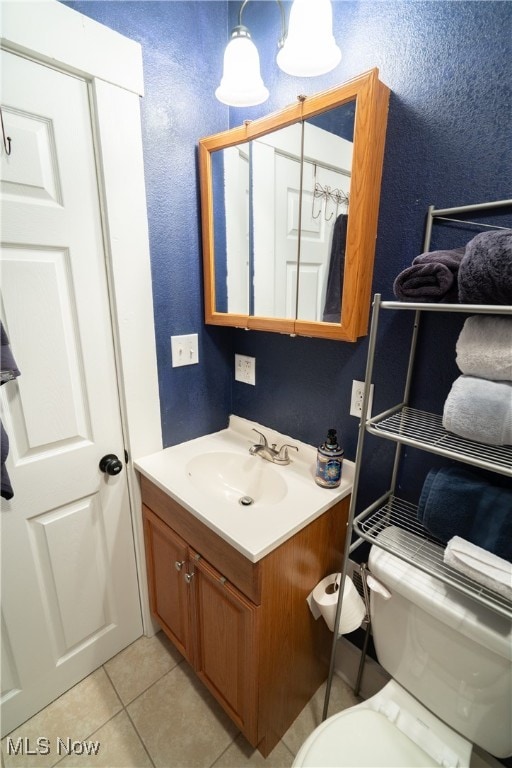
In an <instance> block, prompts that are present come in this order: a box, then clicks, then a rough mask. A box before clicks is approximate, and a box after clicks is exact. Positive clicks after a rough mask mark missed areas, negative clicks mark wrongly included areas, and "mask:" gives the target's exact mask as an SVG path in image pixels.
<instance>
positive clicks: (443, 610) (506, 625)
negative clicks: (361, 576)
mask: <svg viewBox="0 0 512 768" xmlns="http://www.w3.org/2000/svg"><path fill="white" fill-rule="evenodd" d="M380 535H381V536H382V535H383V534H380ZM384 535H385V536H386V537H387V538H388V540H389V537H390V536H391V537H392V538H395V539H396V540H397V542H398V543H404V542H400V541H398V540H400V539H401V538H403V537H405V538H406V539H407V542H405V543H406V544H407V545H408V547H409V549H410V545H411V541H409V539H411V538H413V539H414V538H416V537H414V535H413V534H410V533H408V532H404V531H401V530H400V529H398V528H396V529H393V528H392V527H391V528H388V529H386V531H385V532H384ZM383 543H384V542H383ZM412 543H414V542H412ZM369 568H370V571H371V573H372V574H373V575H374V576H375V577H376V578H377V579H378V580H379V581H381V582H382V583H383V584H384V585H385V586H386V587H387V588H388V590H389V591H390V592H391V597H390V598H389V599H387V600H386V599H385V598H384V597H383V596H382V595H380V594H378V593H376V592H375V591H373V590H372V592H371V620H372V631H373V639H374V643H375V649H376V652H377V657H378V660H379V662H380V664H381V665H382V666H383V667H384V668H385V669H386V670H387V671H388V672H389V674H390V675H392V677H393V678H394V679H395V680H396V681H397V682H398V683H400V684H401V685H402V686H403V687H404V688H406V689H407V690H408V691H409V692H410V693H411V694H412V695H413V696H415V697H416V698H417V699H418V700H419V701H420V702H422V703H423V704H424V705H425V706H426V707H427V708H428V709H430V710H431V711H432V712H433V713H434V714H435V715H437V716H438V717H439V718H440V719H441V720H443V721H444V722H445V723H447V724H448V725H449V726H451V727H452V728H453V729H454V730H456V731H458V732H459V733H460V734H461V735H462V736H465V737H466V738H467V739H468V740H469V741H471V742H473V743H474V744H477V745H479V746H480V747H482V748H483V749H485V750H487V751H488V752H490V753H491V754H492V755H495V756H496V757H508V756H509V755H511V754H512V727H511V723H512V664H511V658H512V632H511V622H510V621H508V620H507V619H506V618H505V617H503V616H500V615H498V614H496V613H495V612H493V611H491V610H489V609H488V608H486V607H485V606H483V605H480V604H479V603H478V602H476V601H475V600H472V599H471V598H468V597H466V596H465V595H462V594H461V593H460V592H457V591H456V590H454V589H453V588H452V587H450V586H449V585H446V584H444V583H442V582H440V581H439V580H437V579H435V578H434V577H432V576H429V575H428V574H426V573H425V572H423V571H421V570H419V569H418V568H415V567H414V566H413V565H410V564H408V563H406V562H404V561H403V560H401V559H399V558H397V557H396V556H394V555H391V554H389V553H388V552H386V551H385V550H383V549H381V548H380V547H377V546H372V548H371V551H370V557H369Z"/></svg>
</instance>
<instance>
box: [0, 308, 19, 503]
mask: <svg viewBox="0 0 512 768" xmlns="http://www.w3.org/2000/svg"><path fill="white" fill-rule="evenodd" d="M19 375H20V372H19V370H18V366H17V365H16V361H15V360H14V355H13V354H12V352H11V348H10V346H9V339H8V337H7V333H6V332H5V328H4V326H3V325H2V321H1V320H0V385H2V384H5V382H6V381H12V380H13V379H15V378H16V377H17V376H19ZM0 444H1V445H0V448H1V454H0V496H2V497H3V498H4V499H12V497H13V496H14V493H13V490H12V485H11V481H10V479H9V474H8V472H7V467H6V466H5V462H6V460H7V456H8V454H9V437H8V436H7V432H6V431H5V429H4V426H3V424H2V423H1V422H0Z"/></svg>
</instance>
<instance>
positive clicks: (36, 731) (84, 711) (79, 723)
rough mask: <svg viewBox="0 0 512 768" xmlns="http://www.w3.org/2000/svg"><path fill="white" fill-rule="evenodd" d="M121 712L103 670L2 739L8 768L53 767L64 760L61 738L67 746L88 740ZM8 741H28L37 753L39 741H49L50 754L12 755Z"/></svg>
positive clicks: (89, 677) (87, 678) (90, 676)
mask: <svg viewBox="0 0 512 768" xmlns="http://www.w3.org/2000/svg"><path fill="white" fill-rule="evenodd" d="M121 709H122V705H121V702H120V701H119V698H118V696H117V694H116V692H115V690H114V688H113V686H112V683H111V682H110V680H109V679H108V677H107V674H106V672H105V670H104V669H103V668H102V667H100V669H97V670H96V671H95V672H93V673H92V674H91V675H89V676H88V677H86V678H85V679H84V680H82V681H81V682H80V683H78V684H77V685H75V686H74V687H73V688H71V689H70V690H69V691H67V692H66V693H64V694H63V695H62V696H61V697H60V698H58V699H56V701H54V702H53V703H52V704H50V705H49V706H47V707H46V708H45V709H43V710H42V711H41V712H39V713H38V714H37V715H34V717H32V718H30V720H27V722H26V723H24V724H23V725H20V726H19V728H16V729H15V730H14V731H13V732H12V733H11V734H9V736H6V737H5V738H4V739H3V740H2V754H3V757H4V762H5V766H6V768H11V766H23V768H33V767H34V768H50V766H53V765H55V763H56V762H57V761H58V760H60V759H61V758H62V754H59V745H60V742H59V739H60V740H61V741H62V742H63V743H67V739H68V738H70V739H71V740H72V741H82V740H85V739H87V738H88V737H89V736H90V734H91V733H93V732H94V731H97V730H98V728H100V727H101V726H102V725H104V724H105V723H106V722H107V721H108V720H110V719H111V718H112V717H113V716H114V715H115V714H117V713H118V712H119V711H120V710H121ZM9 738H10V739H11V740H12V743H14V744H16V742H17V739H18V738H26V739H29V742H28V743H29V744H30V749H31V750H32V751H36V752H37V748H36V744H37V739H38V738H44V739H47V740H48V742H47V746H48V748H49V749H48V754H46V755H45V754H42V752H41V751H39V753H38V754H34V755H21V754H18V755H14V754H11V755H9V754H8V739H9ZM45 745H46V742H45Z"/></svg>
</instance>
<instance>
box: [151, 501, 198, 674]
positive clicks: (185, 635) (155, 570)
mask: <svg viewBox="0 0 512 768" xmlns="http://www.w3.org/2000/svg"><path fill="white" fill-rule="evenodd" d="M142 508H143V514H144V539H145V542H146V560H147V570H148V585H149V599H150V605H151V611H152V613H153V615H154V616H155V618H156V619H157V621H158V623H159V624H160V625H161V627H162V629H163V630H164V632H165V633H166V635H168V637H169V638H170V639H171V640H172V642H173V643H174V644H175V646H176V647H177V648H178V650H179V651H180V652H181V653H182V654H183V656H185V658H186V659H188V660H191V657H192V645H191V630H190V618H191V617H190V610H189V604H190V603H189V594H190V586H189V585H188V584H187V582H186V581H185V578H184V577H185V574H186V573H187V562H188V548H187V545H186V543H185V542H184V541H183V539H181V538H180V537H179V536H178V535H177V534H176V533H174V531H173V530H172V529H171V528H169V526H168V525H166V524H165V523H163V522H162V521H161V520H160V518H159V517H157V516H156V515H155V514H154V513H153V512H152V511H151V510H150V509H148V507H145V506H144V505H143V507H142Z"/></svg>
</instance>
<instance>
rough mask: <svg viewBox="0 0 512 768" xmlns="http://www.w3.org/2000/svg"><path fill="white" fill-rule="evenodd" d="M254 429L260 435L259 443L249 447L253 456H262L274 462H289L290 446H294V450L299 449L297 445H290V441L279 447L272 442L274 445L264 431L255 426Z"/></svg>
mask: <svg viewBox="0 0 512 768" xmlns="http://www.w3.org/2000/svg"><path fill="white" fill-rule="evenodd" d="M252 431H253V432H256V434H258V435H259V436H260V441H259V443H256V445H251V447H250V448H249V453H250V454H251V455H252V456H261V458H262V459H265V461H271V462H272V463H273V464H289V463H290V457H289V456H288V448H293V450H294V451H298V450H299V449H298V448H297V446H296V445H289V444H288V443H284V444H283V445H282V446H281V447H280V448H279V449H278V448H277V445H276V443H272V445H269V444H268V442H267V438H266V437H265V435H264V434H263V433H262V432H259V431H258V430H257V429H254V428H253V430H252Z"/></svg>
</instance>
